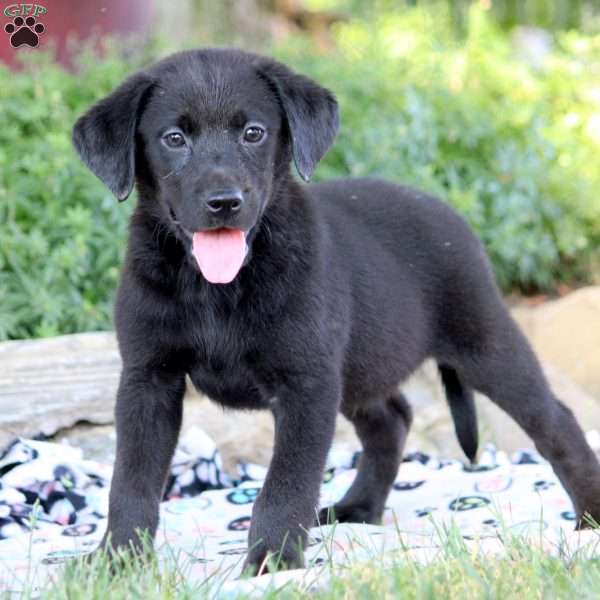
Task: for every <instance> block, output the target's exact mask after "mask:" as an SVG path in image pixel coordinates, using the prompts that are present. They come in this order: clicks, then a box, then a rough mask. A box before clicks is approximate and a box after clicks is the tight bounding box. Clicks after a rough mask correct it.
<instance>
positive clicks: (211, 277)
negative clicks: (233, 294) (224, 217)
mask: <svg viewBox="0 0 600 600" xmlns="http://www.w3.org/2000/svg"><path fill="white" fill-rule="evenodd" d="M170 215H171V219H172V220H173V223H174V224H175V225H176V226H177V227H178V228H179V229H180V230H181V231H182V232H183V234H184V235H185V236H186V237H187V238H188V239H189V240H191V242H192V246H191V252H192V256H193V257H194V258H195V259H196V263H197V264H198V267H199V269H200V271H201V273H202V275H203V276H204V278H205V279H206V280H207V281H209V282H210V283H231V282H232V281H233V280H234V279H235V278H236V276H237V274H238V273H239V272H240V269H241V268H242V266H243V265H244V260H245V258H246V255H247V254H248V244H247V232H245V231H243V230H242V229H231V228H228V227H221V228H219V229H205V230H201V231H194V232H192V231H189V230H188V229H186V228H185V227H184V226H183V225H182V224H181V223H180V222H179V221H178V220H177V218H176V217H175V213H174V212H173V210H172V209H171V210H170Z"/></svg>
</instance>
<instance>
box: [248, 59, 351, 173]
mask: <svg viewBox="0 0 600 600" xmlns="http://www.w3.org/2000/svg"><path fill="white" fill-rule="evenodd" d="M258 73H259V75H260V76H261V77H262V78H263V79H265V80H266V81H267V83H268V84H269V85H270V86H271V87H272V89H273V90H274V92H275V93H276V95H277V97H278V99H279V102H280V103H281V106H282V108H283V111H284V113H285V117H286V120H287V124H288V127H289V131H290V135H291V137H292V152H293V157H294V162H295V164H296V169H298V173H299V174H300V176H301V177H302V179H304V181H308V180H309V179H310V178H311V176H312V174H313V171H314V170H315V167H316V166H317V163H318V162H319V161H320V160H321V158H323V156H324V155H325V153H326V152H327V150H328V149H329V147H330V146H331V144H332V143H333V140H334V139H335V136H336V135H337V132H338V129H339V126H340V117H339V111H338V103H337V101H336V99H335V97H334V95H333V94H332V93H331V92H330V91H329V90H327V89H325V88H324V87H321V86H320V85H318V84H317V83H315V82H314V81H313V80H312V79H309V78H308V77H304V76H303V75H298V74H297V73H294V72H293V71H291V70H290V69H288V68H287V67H286V66H284V65H282V64H281V63H278V62H275V61H270V60H268V61H263V62H261V63H260V64H259V65H258Z"/></svg>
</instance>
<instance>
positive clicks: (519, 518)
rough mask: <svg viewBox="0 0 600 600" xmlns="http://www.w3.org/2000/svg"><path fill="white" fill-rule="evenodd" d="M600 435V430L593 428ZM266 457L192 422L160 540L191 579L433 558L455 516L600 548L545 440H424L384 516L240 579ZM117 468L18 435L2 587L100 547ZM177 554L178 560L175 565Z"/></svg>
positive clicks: (340, 465) (3, 520)
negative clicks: (234, 452) (472, 457)
mask: <svg viewBox="0 0 600 600" xmlns="http://www.w3.org/2000/svg"><path fill="white" fill-rule="evenodd" d="M588 437H589V441H590V443H592V445H596V447H597V448H599V447H600V436H599V435H598V434H597V433H591V434H588ZM357 459H358V454H356V453H351V452H344V451H342V450H336V449H334V450H333V451H332V452H331V454H330V456H329V463H328V469H327V471H326V473H325V478H324V481H323V485H322V493H321V505H322V506H327V505H330V504H333V503H334V502H335V501H337V500H338V499H339V498H341V496H343V494H344V492H345V491H346V490H347V489H348V487H349V486H350V484H351V482H352V480H353V478H354V476H355V474H356V470H355V465H356V462H357ZM265 474H266V469H265V468H264V467H260V466H258V465H252V464H241V465H239V477H238V478H237V479H235V480H234V479H232V478H230V477H228V476H227V475H226V474H225V473H224V472H223V470H222V467H221V461H220V458H219V452H218V449H217V448H216V446H215V444H214V442H213V441H212V440H211V439H210V438H209V437H208V436H207V435H206V434H205V433H204V432H203V431H202V430H200V429H197V428H193V429H191V430H189V431H188V432H187V434H186V435H185V436H184V437H183V438H182V440H181V442H180V445H179V447H178V449H177V452H176V455H175V457H174V460H173V464H172V467H171V474H170V477H169V481H168V484H167V488H166V492H165V498H164V502H163V503H162V505H161V520H160V526H159V531H158V534H157V540H156V547H157V549H158V556H159V560H160V561H161V563H163V564H164V565H165V566H168V564H169V563H170V562H173V561H174V562H176V563H177V567H178V568H179V569H180V570H181V571H182V572H185V573H186V576H187V577H188V578H189V579H190V581H204V580H206V578H207V577H209V576H211V575H212V576H218V577H220V578H222V579H223V585H222V586H219V590H220V591H219V593H220V594H222V595H224V596H227V595H229V594H233V593H234V592H235V591H242V590H244V591H246V592H247V591H248V590H253V589H256V590H262V589H263V588H264V587H265V586H267V585H282V584H284V583H286V582H289V581H290V579H295V580H298V581H299V580H302V581H304V582H306V580H307V577H308V578H309V579H310V578H311V577H313V578H315V579H316V580H320V581H322V580H323V569H322V568H321V569H319V565H321V564H322V563H324V562H328V563H329V561H332V562H333V564H335V565H338V564H339V565H342V564H346V563H348V562H349V561H350V562H352V561H356V560H361V559H367V558H373V557H374V556H378V555H379V554H381V556H382V557H383V558H384V559H385V558H386V557H388V558H389V557H392V556H394V553H395V552H398V551H402V552H409V553H410V554H411V555H412V556H413V557H415V558H417V559H418V560H424V561H428V560H433V559H434V558H435V557H436V555H437V553H438V551H439V545H440V532H441V531H443V530H444V529H445V528H448V527H449V526H450V525H452V526H455V527H457V528H458V530H459V531H460V534H461V535H462V536H463V538H464V539H465V540H466V543H467V544H469V545H477V547H478V548H479V549H481V550H482V551H484V552H501V551H502V539H501V538H502V535H506V533H507V532H511V533H514V534H516V535H519V536H526V537H527V539H531V541H532V543H538V544H540V543H541V544H542V545H543V546H544V548H545V549H547V550H548V551H549V552H554V553H560V552H561V551H562V550H561V549H562V548H563V547H564V545H565V544H568V545H570V547H571V548H573V547H576V548H578V549H580V550H581V551H586V552H589V553H590V555H592V554H593V555H598V556H600V534H599V533H598V532H597V531H585V532H577V533H575V532H574V531H573V521H574V518H575V515H574V513H573V511H572V505H571V502H570V500H569V498H568V496H567V495H566V493H565V491H564V489H563V488H562V486H561V485H560V483H559V481H558V480H557V478H556V476H555V475H554V473H553V471H552V469H551V468H550V467H549V465H548V464H547V463H546V462H545V461H544V460H543V459H541V457H540V456H538V455H537V454H536V453H535V452H532V451H526V450H523V451H519V452H516V453H515V454H514V455H512V456H511V457H510V458H509V457H507V456H506V455H505V454H504V453H502V452H498V451H497V450H496V449H495V448H494V447H493V446H487V447H486V448H485V450H484V451H483V452H482V455H481V459H480V461H479V463H478V464H477V465H476V466H475V467H467V466H465V465H464V464H463V463H461V462H460V461H457V460H445V459H439V458H435V457H432V456H428V455H426V454H423V453H421V452H409V453H408V454H407V455H406V456H405V458H404V461H403V464H402V467H401V469H400V471H399V473H398V477H397V480H396V482H395V484H394V488H393V491H392V493H391V494H390V497H389V499H388V503H387V509H386V512H385V517H384V523H383V525H382V526H368V525H337V526H334V527H321V528H315V529H313V530H311V535H310V542H309V547H308V549H307V564H308V568H307V569H306V570H299V571H291V572H286V573H281V574H277V576H275V577H273V576H263V577H259V578H254V579H253V580H248V581H235V578H236V577H237V576H238V575H239V572H240V569H241V564H242V561H243V558H244V554H245V552H246V531H247V529H248V527H249V524H250V515H251V512H252V504H253V502H254V499H255V498H256V496H257V495H258V493H259V491H260V488H261V483H262V480H263V479H264V476H265ZM110 478H111V468H110V467H109V466H107V465H103V464H99V463H97V462H93V461H89V460H85V459H84V457H83V455H82V451H81V450H80V449H78V448H73V447H70V446H67V445H61V444H54V443H49V442H41V441H35V440H26V439H17V440H15V441H14V442H13V443H12V444H11V445H10V446H9V447H8V448H7V449H6V450H5V451H4V453H3V454H2V456H1V457H0V590H1V591H6V590H12V591H17V592H18V591H19V590H22V589H24V588H25V587H27V586H30V587H31V586H34V587H36V586H43V585H45V584H46V582H47V581H48V580H49V579H50V578H52V577H57V576H60V569H61V563H64V562H65V561H67V560H69V559H70V558H72V557H74V556H77V555H79V554H83V553H87V552H89V551H90V550H92V549H93V548H94V547H95V546H96V545H97V543H98V541H99V540H100V538H101V537H102V533H103V531H104V528H105V527H106V514H107V507H108V490H109V482H110ZM171 566H173V565H171Z"/></svg>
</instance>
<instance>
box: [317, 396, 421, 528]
mask: <svg viewBox="0 0 600 600" xmlns="http://www.w3.org/2000/svg"><path fill="white" fill-rule="evenodd" d="M344 414H345V416H347V417H348V418H349V419H350V420H351V421H352V423H353V425H354V428H355V430H356V433H357V435H358V437H359V439H360V441H361V443H362V445H363V453H362V455H361V457H360V461H359V464H358V473H357V475H356V478H355V480H354V482H353V483H352V486H351V487H350V489H349V490H348V491H347V492H346V495H345V496H344V497H343V498H342V499H341V500H340V501H339V502H338V503H337V504H336V505H335V506H333V507H331V508H324V509H322V510H321V512H320V513H319V522H320V523H321V524H326V523H328V522H332V521H334V520H337V521H339V522H341V523H343V522H350V523H379V522H380V521H381V517H382V515H383V510H384V508H385V502H386V500H387V497H388V494H389V492H390V489H391V487H392V484H393V483H394V480H395V479H396V475H397V474H398V468H399V466H400V461H401V460H402V452H403V450H404V444H405V442H406V436H407V434H408V430H409V428H410V425H411V422H412V410H411V408H410V405H409V404H408V402H407V401H406V398H405V397H404V396H403V395H402V394H401V393H400V392H398V393H395V394H394V395H392V396H391V397H390V398H388V399H387V400H386V401H384V402H382V403H379V404H376V405H374V406H370V407H368V408H366V409H362V410H359V411H357V412H355V413H349V414H346V413H345V412H344Z"/></svg>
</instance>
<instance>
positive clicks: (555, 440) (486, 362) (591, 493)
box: [462, 315, 600, 527]
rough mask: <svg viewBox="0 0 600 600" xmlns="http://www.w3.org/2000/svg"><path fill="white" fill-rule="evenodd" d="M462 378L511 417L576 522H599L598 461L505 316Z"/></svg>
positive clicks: (464, 366)
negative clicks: (550, 472)
mask: <svg viewBox="0 0 600 600" xmlns="http://www.w3.org/2000/svg"><path fill="white" fill-rule="evenodd" d="M462 373H463V375H464V377H465V379H466V381H467V383H468V385H471V386H472V387H474V388H475V389H477V390H479V391H480V392H482V393H483V394H485V395H486V396H488V397H489V398H490V399H491V400H493V401H494V402H495V403H496V404H497V405H498V406H499V407H500V408H502V409H503V410H504V411H506V412H507V413H508V414H509V415H510V416H512V417H513V418H514V419H515V421H516V422H517V423H518V424H519V425H520V426H521V427H522V428H523V429H524V430H525V432H526V433H527V434H528V435H529V436H530V437H531V439H532V440H533V441H534V443H535V445H536V448H537V449H538V451H539V452H540V454H541V455H542V456H543V457H544V458H546V460H548V461H549V462H550V464H551V465H552V468H553V469H554V471H555V473H556V474H557V476H558V477H559V479H560V480H561V482H562V484H563V486H564V487H565V489H566V491H567V492H568V494H569V496H570V497H571V500H572V501H573V504H574V507H575V511H576V514H577V522H578V527H582V526H586V525H587V524H588V521H587V520H586V516H591V517H592V518H593V520H594V521H596V522H600V464H599V463H598V459H597V458H596V456H595V454H594V452H593V451H592V449H591V448H590V446H589V445H588V443H587V441H586V439H585V436H584V434H583V432H582V430H581V427H580V426H579V424H578V423H577V421H576V420H575V417H574V416H573V413H572V412H571V410H570V409H569V408H567V407H566V406H565V405H564V404H563V403H562V402H560V400H558V399H557V398H556V397H555V396H554V394H553V393H552V391H551V390H550V388H549V386H548V383H547V381H546V379H545V377H544V375H543V373H542V370H541V368H540V365H539V363H538V361H537V359H536V357H535V355H534V353H533V351H532V350H531V348H530V347H529V344H528V343H527V341H526V339H525V337H524V336H523V334H522V333H521V332H520V330H519V329H518V327H517V326H516V324H515V323H514V322H513V321H512V319H511V318H510V317H509V316H508V315H507V319H506V321H505V322H503V325H502V327H499V328H498V329H497V330H496V332H495V334H494V335H493V336H492V337H488V338H487V342H486V345H485V348H483V349H482V351H481V352H479V353H478V354H477V357H476V358H475V359H473V358H472V359H470V360H469V359H467V360H465V361H463V364H462Z"/></svg>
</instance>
